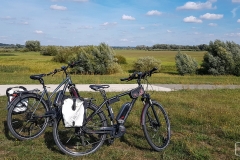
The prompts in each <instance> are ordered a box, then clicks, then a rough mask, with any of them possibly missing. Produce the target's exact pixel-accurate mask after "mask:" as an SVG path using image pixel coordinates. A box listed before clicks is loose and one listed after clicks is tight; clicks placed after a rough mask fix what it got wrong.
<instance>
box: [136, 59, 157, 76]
mask: <svg viewBox="0 0 240 160" xmlns="http://www.w3.org/2000/svg"><path fill="white" fill-rule="evenodd" d="M154 67H157V68H158V69H159V70H160V68H161V62H160V61H158V60H157V59H155V58H154V57H150V56H147V57H140V58H139V59H138V60H137V61H136V62H134V64H133V69H134V70H136V71H142V72H144V71H149V70H151V69H153V68H154Z"/></svg>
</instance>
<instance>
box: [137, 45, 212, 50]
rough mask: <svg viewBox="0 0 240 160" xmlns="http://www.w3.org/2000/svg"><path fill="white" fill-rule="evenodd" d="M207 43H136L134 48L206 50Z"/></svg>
mask: <svg viewBox="0 0 240 160" xmlns="http://www.w3.org/2000/svg"><path fill="white" fill-rule="evenodd" d="M207 48H208V45H207V44H200V45H192V46H191V45H176V44H155V45H153V46H151V47H149V46H145V45H138V46H136V47H135V49H138V50H151V51H154V50H169V51H170V50H185V51H207Z"/></svg>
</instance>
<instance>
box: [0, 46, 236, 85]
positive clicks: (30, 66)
mask: <svg viewBox="0 0 240 160" xmlns="http://www.w3.org/2000/svg"><path fill="white" fill-rule="evenodd" d="M183 52H184V53H187V54H188V55H190V56H192V57H193V58H195V59H196V60H197V62H198V63H199V64H201V63H202V60H203V55H204V53H205V52H200V51H198V52H197V51H183ZM115 53H116V54H117V55H122V56H124V57H125V58H126V60H127V64H122V65H121V67H122V69H123V73H118V74H113V75H71V76H72V80H73V82H74V83H76V84H89V83H90V84H114V83H115V84H118V83H119V84H121V83H123V82H121V81H120V78H125V77H128V75H129V74H130V73H129V72H130V71H131V70H132V65H133V63H134V61H136V60H137V59H138V58H139V57H145V56H152V57H154V58H156V59H158V60H159V61H161V69H160V70H159V71H160V72H159V73H157V74H154V76H152V77H151V78H150V79H149V80H150V83H152V84H226V85H227V84H240V78H239V77H236V76H211V75H204V76H203V75H186V76H180V75H178V74H177V71H176V67H175V55H176V54H177V51H142V50H115ZM51 59H52V57H51V56H41V55H40V53H39V52H25V53H21V52H7V53H0V77H1V78H0V84H38V81H33V80H31V79H30V78H29V76H30V75H31V74H40V73H49V72H51V71H53V70H54V69H55V68H60V67H61V66H62V65H66V64H60V63H56V62H53V61H51ZM62 76H63V75H62V74H56V75H54V76H53V77H52V76H49V77H46V78H45V80H46V84H56V83H60V81H59V79H61V78H62ZM124 83H126V82H124ZM127 83H135V82H127Z"/></svg>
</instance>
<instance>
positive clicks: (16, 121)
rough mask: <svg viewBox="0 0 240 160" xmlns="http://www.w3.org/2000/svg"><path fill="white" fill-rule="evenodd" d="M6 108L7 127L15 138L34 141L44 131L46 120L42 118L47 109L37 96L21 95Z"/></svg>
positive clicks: (30, 94) (31, 94)
mask: <svg viewBox="0 0 240 160" xmlns="http://www.w3.org/2000/svg"><path fill="white" fill-rule="evenodd" d="M8 107H9V108H8V114H7V125H8V128H9V131H10V132H11V133H12V135H13V136H14V137H15V138H17V139H19V140H30V139H34V138H36V137H38V136H40V135H41V134H42V133H43V132H44V130H45V129H46V127H47V124H48V118H44V117H42V116H43V115H44V114H45V113H46V112H47V111H48V110H49V108H48V106H47V104H46V102H45V101H44V100H40V97H39V96H38V95H37V94H33V93H29V94H24V95H21V97H17V98H16V99H14V101H12V102H11V103H10V104H9V106H8Z"/></svg>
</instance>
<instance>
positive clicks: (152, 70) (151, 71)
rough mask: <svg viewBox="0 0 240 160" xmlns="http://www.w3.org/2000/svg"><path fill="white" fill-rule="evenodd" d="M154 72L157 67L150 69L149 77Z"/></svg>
mask: <svg viewBox="0 0 240 160" xmlns="http://www.w3.org/2000/svg"><path fill="white" fill-rule="evenodd" d="M156 70H158V68H157V67H154V68H153V69H151V70H150V71H149V73H150V76H151V74H152V73H153V72H154V71H156Z"/></svg>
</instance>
